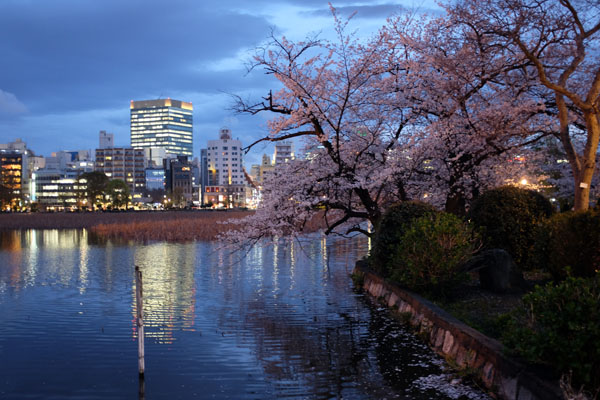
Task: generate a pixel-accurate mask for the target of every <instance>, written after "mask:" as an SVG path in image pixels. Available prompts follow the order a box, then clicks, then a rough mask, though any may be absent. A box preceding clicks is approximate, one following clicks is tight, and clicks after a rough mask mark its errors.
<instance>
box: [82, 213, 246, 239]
mask: <svg viewBox="0 0 600 400" xmlns="http://www.w3.org/2000/svg"><path fill="white" fill-rule="evenodd" d="M175 214H176V215H173V216H170V217H169V218H163V219H152V220H149V219H146V220H134V221H129V222H123V223H102V224H98V225H95V226H93V227H91V229H90V230H91V232H92V233H94V234H96V235H98V236H99V237H102V238H107V239H109V238H118V239H126V240H135V241H148V240H166V241H171V242H181V241H188V240H214V239H215V238H216V237H217V236H218V235H219V234H220V233H222V232H226V231H228V230H230V229H235V228H237V227H238V225H237V224H233V223H229V224H224V223H223V222H224V221H227V220H229V219H240V218H244V217H246V216H248V215H250V214H251V212H250V211H212V212H204V213H194V212H192V213H185V212H177V213H175Z"/></svg>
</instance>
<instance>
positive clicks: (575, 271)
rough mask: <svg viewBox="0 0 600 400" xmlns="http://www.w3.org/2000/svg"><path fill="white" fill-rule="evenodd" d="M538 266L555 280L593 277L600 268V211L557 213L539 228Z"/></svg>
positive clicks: (536, 246)
mask: <svg viewBox="0 0 600 400" xmlns="http://www.w3.org/2000/svg"><path fill="white" fill-rule="evenodd" d="M534 254H535V259H536V262H537V266H539V267H543V268H546V269H547V270H548V271H549V272H550V273H551V274H552V277H553V278H554V279H555V280H562V279H565V278H566V277H567V275H569V274H572V275H573V276H576V277H592V276H595V274H596V272H597V271H598V270H600V211H598V210H588V211H580V212H567V213H564V214H556V215H554V216H553V217H552V218H550V219H549V220H547V221H545V222H544V223H543V224H542V225H541V226H540V228H539V229H538V236H537V242H536V245H535V252H534Z"/></svg>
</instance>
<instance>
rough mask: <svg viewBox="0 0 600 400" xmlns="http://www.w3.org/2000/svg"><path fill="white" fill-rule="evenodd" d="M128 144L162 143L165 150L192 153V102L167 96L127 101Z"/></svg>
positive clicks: (149, 144) (154, 144) (132, 145)
mask: <svg viewBox="0 0 600 400" xmlns="http://www.w3.org/2000/svg"><path fill="white" fill-rule="evenodd" d="M130 107H131V147H135V148H146V147H164V148H165V151H166V152H167V153H169V154H174V155H183V156H188V157H191V156H192V153H193V142H192V138H193V134H192V127H193V124H192V122H193V118H192V114H193V107H192V103H188V102H185V101H179V100H171V99H159V100H141V101H133V100H132V101H131V106H130Z"/></svg>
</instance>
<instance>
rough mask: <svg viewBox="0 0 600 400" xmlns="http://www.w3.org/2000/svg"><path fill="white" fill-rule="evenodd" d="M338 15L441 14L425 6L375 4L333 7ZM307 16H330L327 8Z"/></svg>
mask: <svg viewBox="0 0 600 400" xmlns="http://www.w3.org/2000/svg"><path fill="white" fill-rule="evenodd" d="M335 10H336V12H337V14H338V15H340V16H342V17H345V18H348V17H350V16H351V15H354V16H353V18H364V19H385V18H387V17H390V16H392V15H396V14H402V13H407V12H415V13H419V14H430V15H437V14H439V13H441V9H434V8H429V7H425V6H404V5H401V4H390V3H387V4H375V5H347V6H340V7H335ZM305 14H306V15H308V16H315V17H325V16H331V10H329V8H320V9H317V10H312V11H307V12H305Z"/></svg>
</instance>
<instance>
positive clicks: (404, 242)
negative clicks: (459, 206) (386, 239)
mask: <svg viewBox="0 0 600 400" xmlns="http://www.w3.org/2000/svg"><path fill="white" fill-rule="evenodd" d="M475 242H476V238H475V237H474V235H473V233H472V231H471V229H470V228H469V227H468V226H467V225H466V224H465V223H464V222H463V221H462V220H461V219H459V218H458V217H456V216H455V215H452V214H448V213H436V214H428V215H424V216H423V217H421V218H418V219H416V220H413V222H412V223H411V224H410V226H408V227H407V228H406V230H405V231H404V232H403V234H402V236H401V238H400V241H399V242H398V243H397V244H396V246H395V248H394V251H393V252H392V254H393V255H394V262H395V268H394V269H393V271H392V273H391V279H392V280H394V281H396V282H398V283H400V284H401V285H403V286H406V287H407V288H409V289H411V290H414V291H416V292H420V293H424V294H427V295H430V296H432V297H437V298H439V297H445V295H446V294H447V291H448V289H450V288H452V287H454V286H455V285H456V284H457V283H458V282H460V281H461V280H462V279H463V278H465V275H464V274H462V273H460V271H459V269H460V267H461V266H462V265H463V264H464V263H465V262H466V261H467V260H468V259H469V258H470V257H471V256H472V255H473V253H474V252H475V248H476V246H475Z"/></svg>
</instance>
